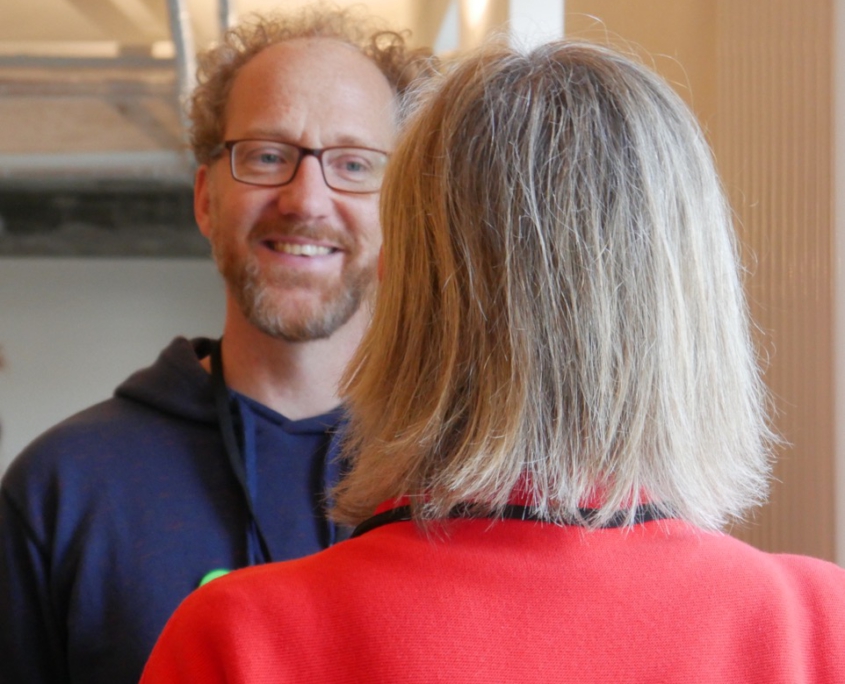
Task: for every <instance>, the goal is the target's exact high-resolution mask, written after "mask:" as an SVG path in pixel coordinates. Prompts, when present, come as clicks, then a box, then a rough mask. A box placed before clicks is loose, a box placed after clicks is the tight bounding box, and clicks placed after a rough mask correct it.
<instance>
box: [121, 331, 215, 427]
mask: <svg viewBox="0 0 845 684" xmlns="http://www.w3.org/2000/svg"><path fill="white" fill-rule="evenodd" d="M214 344H216V342H215V341H214V340H210V339H207V338H203V337H199V338H195V339H192V340H188V339H186V338H184V337H177V338H175V339H174V340H173V341H172V342H171V343H170V344H169V345H168V346H167V347H166V348H165V349H164V351H162V352H161V354H159V357H158V358H157V359H156V361H155V363H153V365H151V366H149V367H147V368H143V369H141V370H139V371H136V372H135V373H133V374H132V375H130V376H129V378H127V379H126V380H125V381H124V382H123V383H122V384H121V385H120V386H118V388H117V389H116V390H115V392H114V394H115V396H116V397H120V398H123V399H131V400H132V401H137V402H139V403H142V404H146V405H148V406H151V407H153V408H155V409H156V410H158V411H162V412H163V413H169V414H172V415H174V416H178V417H179V418H183V419H188V420H194V421H198V422H201V423H216V422H217V413H216V411H215V406H214V392H213V390H212V386H211V375H209V373H207V372H206V370H205V369H204V368H203V367H202V366H201V365H200V363H199V360H200V359H201V358H203V357H205V356H208V355H209V354H210V353H211V348H212V346H213V345H214Z"/></svg>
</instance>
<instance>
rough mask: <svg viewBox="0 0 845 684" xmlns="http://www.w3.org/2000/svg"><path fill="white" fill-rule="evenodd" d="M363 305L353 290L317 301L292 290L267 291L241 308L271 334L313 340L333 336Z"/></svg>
mask: <svg viewBox="0 0 845 684" xmlns="http://www.w3.org/2000/svg"><path fill="white" fill-rule="evenodd" d="M303 299H304V301H303ZM360 304H361V302H360V298H358V297H354V296H352V294H351V293H342V294H341V296H339V297H336V298H334V299H330V300H329V301H320V302H314V301H310V300H309V299H308V298H298V297H296V295H295V293H290V292H283V293H281V294H276V293H274V294H273V296H271V295H270V294H269V293H268V292H267V291H266V290H265V291H264V292H262V296H260V297H258V298H254V299H253V301H251V302H241V309H242V311H243V313H244V315H245V316H246V318H247V320H248V321H249V322H250V323H251V324H252V325H253V326H254V327H255V328H257V329H258V330H260V331H261V332H263V333H264V334H266V335H269V336H270V337H273V338H276V339H281V340H285V341H286V342H310V341H313V340H322V339H327V338H329V337H331V336H332V335H333V334H334V333H335V332H336V331H337V330H338V329H339V328H341V327H342V326H343V325H344V324H346V323H347V322H348V321H349V319H350V318H352V316H353V315H354V314H355V312H356V311H358V308H359V306H360Z"/></svg>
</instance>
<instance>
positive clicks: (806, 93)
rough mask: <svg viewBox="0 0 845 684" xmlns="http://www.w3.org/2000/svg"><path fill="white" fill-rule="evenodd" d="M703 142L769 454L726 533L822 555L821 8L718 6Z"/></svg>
mask: <svg viewBox="0 0 845 684" xmlns="http://www.w3.org/2000/svg"><path fill="white" fill-rule="evenodd" d="M717 35H718V39H717V61H716V68H717V70H718V82H717V98H718V99H717V115H716V119H715V122H714V131H713V133H714V135H713V143H714V149H715V152H716V156H717V159H718V161H719V165H720V169H721V172H722V175H723V178H724V181H725V185H726V187H727V189H728V192H729V194H730V197H731V201H732V204H733V207H734V210H735V211H736V213H737V216H738V218H739V233H740V236H741V240H742V242H743V243H744V245H746V254H745V256H746V265H747V267H748V269H749V277H748V280H747V287H748V295H749V298H750V300H751V308H752V313H753V315H754V317H755V319H756V320H757V322H758V324H759V325H760V327H761V329H762V335H761V340H762V342H763V347H764V349H765V350H766V351H767V352H768V354H769V355H770V361H769V368H768V372H767V381H768V383H769V386H770V387H771V389H772V392H773V394H774V397H775V402H776V406H777V412H778V413H777V419H776V425H777V429H778V430H779V431H780V433H781V434H782V435H783V437H784V438H785V439H786V440H787V442H788V445H786V446H785V447H784V448H783V449H781V450H780V454H779V460H778V463H777V464H776V467H775V476H776V480H775V482H774V484H773V488H772V496H771V502H770V504H769V505H767V506H766V507H765V508H764V509H763V510H762V511H760V512H759V513H758V515H757V516H756V520H755V521H753V523H752V524H749V525H746V526H744V527H743V528H742V529H740V530H735V534H737V536H740V537H742V538H744V539H746V540H747V541H749V542H751V543H752V544H754V545H756V546H758V547H760V548H763V549H766V550H770V551H789V552H793V553H805V554H809V555H813V556H818V557H822V558H827V559H831V560H832V559H833V558H834V471H833V463H834V455H833V453H834V452H833V430H834V425H833V405H834V404H833V350H832V331H833V308H832V307H833V297H832V287H833V281H832V277H833V271H832V254H833V246H834V242H833V237H834V234H833V215H832V181H831V177H832V168H833V167H832V164H833V158H832V150H833V138H832V116H831V111H832V50H833V42H832V36H833V33H832V3H831V2H828V1H827V0H812V1H806V2H800V3H798V2H794V1H793V0H741V1H740V2H737V1H736V0H722V1H721V2H719V3H718V17H717Z"/></svg>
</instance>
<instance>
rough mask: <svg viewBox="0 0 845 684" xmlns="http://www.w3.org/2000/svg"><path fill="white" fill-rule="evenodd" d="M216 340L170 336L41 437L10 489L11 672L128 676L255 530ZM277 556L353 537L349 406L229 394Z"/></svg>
mask: <svg viewBox="0 0 845 684" xmlns="http://www.w3.org/2000/svg"><path fill="white" fill-rule="evenodd" d="M213 344H215V343H214V342H212V341H210V340H194V341H191V342H189V341H188V340H186V339H184V338H177V339H176V340H174V341H173V342H172V343H171V344H170V345H169V346H168V347H167V348H166V349H165V350H164V351H163V352H162V354H161V355H160V356H159V358H158V360H157V361H156V362H155V364H153V365H152V366H151V367H149V368H146V369H144V370H141V371H138V372H137V373H135V374H134V375H132V376H131V377H130V378H129V379H128V380H127V381H126V382H124V383H123V384H122V385H121V386H120V387H118V388H117V390H116V392H115V395H114V397H112V398H111V399H109V400H108V401H105V402H103V403H101V404H98V405H96V406H93V407H91V408H89V409H87V410H85V411H82V412H81V413H79V414H77V415H75V416H73V417H71V418H69V419H68V420H66V421H64V422H62V423H60V424H59V425H57V426H56V427H54V428H52V429H51V430H49V431H47V432H46V433H45V434H43V435H42V436H41V437H39V438H38V439H36V440H35V441H34V442H33V443H32V444H31V445H30V446H29V447H27V448H26V449H25V450H24V452H23V453H22V454H21V455H20V456H18V458H17V459H15V461H14V462H13V463H12V465H11V466H10V467H9V469H8V471H7V472H6V474H5V476H4V478H3V481H2V487H1V488H0V682H2V683H3V684H6V683H7V682H8V683H10V684H11V683H15V684H18V683H26V684H42V683H44V684H46V683H48V682H49V683H50V684H53V683H59V682H61V683H65V682H74V683H79V684H98V683H100V682H103V683H108V684H124V683H126V684H129V683H130V682H131V683H133V684H134V683H135V682H137V681H138V679H139V678H140V676H141V671H142V669H143V666H144V662H145V660H146V658H147V656H148V655H149V653H150V651H151V650H152V647H153V645H154V643H155V640H156V638H157V636H158V634H159V633H160V632H161V630H162V628H163V627H164V624H165V622H166V621H167V619H168V617H169V616H170V614H171V613H172V612H173V610H174V609H175V608H176V606H177V605H178V604H179V603H180V602H181V601H182V599H183V598H185V596H187V595H188V594H189V593H190V592H191V591H192V590H193V589H194V588H196V587H197V586H198V584H199V582H200V581H201V579H202V578H203V577H204V576H205V575H206V574H207V573H208V572H209V571H212V570H216V569H234V568H239V567H243V566H245V565H248V564H249V563H250V551H249V549H250V547H251V546H254V537H255V531H254V529H253V526H252V525H251V524H250V517H249V514H248V510H247V506H246V498H245V496H244V493H243V491H242V490H241V488H240V486H239V485H238V482H237V480H236V478H235V476H234V474H233V470H232V466H231V464H230V462H229V460H228V458H227V454H226V452H225V449H224V446H223V441H222V438H221V432H220V427H219V425H218V417H217V412H216V410H215V403H214V395H213V391H212V386H211V381H210V377H209V375H208V374H207V373H206V372H205V371H204V370H203V368H202V367H201V366H200V364H199V363H198V358H201V357H203V356H206V355H207V354H208V353H209V352H210V350H211V347H212V345H213ZM230 405H231V408H232V412H233V415H234V416H235V427H236V431H237V432H238V438H239V442H240V445H241V448H242V450H243V453H244V454H245V456H244V460H245V461H247V480H248V481H249V482H250V483H251V488H252V497H253V501H254V503H255V507H256V514H257V518H258V520H260V526H261V529H262V530H263V533H264V537H265V538H266V540H267V544H268V546H269V548H270V553H271V556H272V559H273V560H284V559H289V558H295V557H299V556H303V555H307V554H310V553H314V552H316V551H319V550H320V549H321V548H324V547H325V546H326V545H328V544H329V543H331V542H332V541H334V540H335V539H337V538H338V536H339V535H340V536H342V535H341V533H340V531H339V530H337V529H336V528H334V526H332V525H329V524H328V523H327V522H326V520H325V518H324V515H323V507H322V493H323V492H324V491H325V487H326V486H327V485H329V484H333V483H334V481H335V480H336V478H337V464H336V459H335V458H334V457H335V453H334V452H335V439H334V435H336V432H337V427H338V425H339V423H340V418H341V413H340V411H339V410H338V411H335V412H333V413H330V414H326V415H323V416H318V417H315V418H309V419H305V420H299V421H289V420H287V419H286V418H284V417H283V416H281V415H279V414H277V413H275V412H273V411H271V410H270V409H268V408H266V407H264V406H262V405H260V404H258V403H257V402H254V401H251V400H249V399H247V398H245V397H242V396H239V395H235V394H233V393H230Z"/></svg>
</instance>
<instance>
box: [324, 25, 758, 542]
mask: <svg viewBox="0 0 845 684" xmlns="http://www.w3.org/2000/svg"><path fill="white" fill-rule="evenodd" d="M436 86H437V87H434V88H431V89H430V90H431V92H430V93H428V94H427V95H426V96H425V97H424V98H423V100H422V102H421V104H420V106H419V109H418V111H417V112H416V113H415V114H414V115H413V116H412V117H411V119H410V121H409V123H408V126H407V128H406V132H405V134H404V136H403V137H402V139H401V141H400V144H399V146H398V149H397V150H396V152H395V153H394V155H393V158H392V160H391V168H390V170H389V172H388V177H387V179H386V181H385V184H384V187H383V190H382V211H381V220H382V225H383V231H384V248H383V249H384V254H383V258H384V272H385V277H384V281H383V283H382V284H381V287H380V291H379V295H378V298H377V302H376V305H375V310H374V317H373V322H372V325H371V327H370V329H369V332H368V333H367V335H366V336H365V339H364V342H363V344H362V345H361V347H360V349H359V351H358V353H357V355H356V357H355V358H354V360H353V363H352V365H351V366H350V368H349V370H348V371H347V377H346V379H345V397H346V400H347V402H348V407H349V410H350V415H351V420H350V426H349V432H348V441H347V450H348V453H349V456H350V459H351V470H350V472H349V474H348V476H347V478H346V479H345V480H344V481H343V482H342V483H341V484H340V485H339V487H338V488H337V489H336V491H335V492H334V496H335V505H334V512H333V515H334V517H335V518H336V519H338V520H341V521H344V522H347V523H355V522H358V521H360V520H362V519H364V518H366V517H367V516H369V515H370V514H371V513H372V512H373V509H374V507H375V506H376V505H377V504H378V503H380V502H381V501H383V500H386V499H391V498H393V497H398V496H401V495H406V496H408V497H410V500H411V503H412V507H413V511H414V516H415V518H416V519H417V520H426V519H439V518H444V517H446V516H448V514H449V511H450V510H451V509H452V508H453V507H454V506H456V505H458V504H461V503H466V502H471V503H472V504H474V505H475V507H476V510H477V511H478V512H480V513H484V514H494V515H495V514H496V513H497V512H499V511H501V510H502V509H503V507H504V506H505V504H506V503H507V501H508V498H509V497H510V496H512V495H513V493H514V492H515V491H520V490H523V494H524V495H527V498H528V500H529V501H530V507H531V508H532V509H533V512H534V513H535V514H536V515H539V516H541V517H542V518H544V519H547V520H549V521H552V522H557V523H565V522H569V521H573V520H575V521H578V522H581V523H582V524H586V525H588V526H599V525H603V524H606V523H607V522H608V521H609V520H610V519H611V518H612V517H614V516H615V515H620V512H621V514H622V515H624V516H627V517H626V520H627V521H628V522H632V520H633V518H632V516H633V508H632V504H634V503H637V502H642V501H649V502H651V503H652V504H654V505H655V506H657V507H658V508H659V509H661V511H662V512H663V513H665V514H669V515H672V516H675V517H680V518H683V519H686V520H689V521H691V522H693V523H695V524H698V525H700V526H702V527H704V528H709V529H713V528H718V527H720V526H722V525H723V524H724V523H725V522H726V521H727V520H729V519H731V518H738V517H740V516H741V515H742V513H743V512H744V511H745V510H746V509H747V508H748V507H749V506H751V505H754V504H756V503H759V502H760V501H761V500H762V498H763V497H764V495H765V492H766V488H767V479H768V472H769V456H770V450H771V441H772V440H773V439H774V437H773V435H772V433H771V432H770V431H769V428H768V424H767V416H766V408H767V403H768V397H767V393H766V391H765V389H764V386H763V384H762V381H761V378H760V371H759V368H758V364H757V359H756V355H755V352H754V348H753V346H752V343H751V338H750V332H749V317H748V314H747V311H746V304H745V300H744V296H743V291H742V285H741V282H740V277H739V264H738V257H737V250H736V245H735V242H734V239H735V238H734V233H733V227H732V223H731V215H730V211H729V208H728V206H727V204H726V201H725V197H724V195H723V192H722V188H721V186H720V182H719V179H718V176H717V174H716V171H715V168H714V164H713V161H712V158H711V154H710V151H709V148H708V146H707V144H706V142H705V140H704V138H703V136H702V134H701V131H700V129H699V127H698V125H697V124H696V122H695V120H694V118H693V116H692V115H691V113H690V112H689V111H688V109H687V108H686V106H685V105H684V104H683V102H682V101H681V100H680V98H679V97H678V96H677V95H676V94H675V93H674V92H673V90H672V89H671V88H670V87H669V86H668V85H667V84H666V83H665V82H663V81H662V80H661V79H660V78H659V77H657V76H656V75H655V74H653V73H651V72H650V71H649V70H648V69H646V68H644V67H642V66H640V65H639V64H637V63H635V62H634V61H632V60H630V59H629V58H627V57H624V56H622V55H620V54H616V53H614V52H612V51H610V50H608V49H605V48H600V47H597V46H592V45H586V44H575V43H566V42H561V43H552V44H549V45H545V46H542V47H540V48H538V49H536V50H534V51H532V52H531V53H530V54H527V55H526V54H521V53H519V52H517V51H515V50H514V49H511V48H508V47H505V46H503V45H492V46H488V47H486V48H485V49H483V50H482V51H480V52H479V53H477V54H474V55H472V56H470V57H468V58H466V59H464V60H462V61H460V62H458V63H457V65H456V66H454V67H453V68H452V69H451V71H450V72H449V73H448V74H447V75H446V76H445V77H444V79H443V80H442V82H440V83H438V84H436ZM585 504H589V505H591V508H592V509H593V510H592V512H591V513H590V514H589V516H587V517H586V518H585V514H584V512H583V511H581V510H580V507H583V506H584V505H585Z"/></svg>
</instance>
